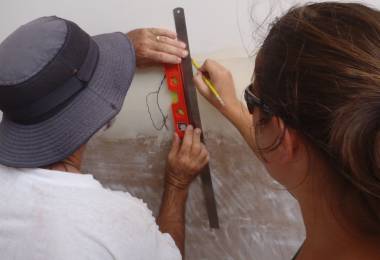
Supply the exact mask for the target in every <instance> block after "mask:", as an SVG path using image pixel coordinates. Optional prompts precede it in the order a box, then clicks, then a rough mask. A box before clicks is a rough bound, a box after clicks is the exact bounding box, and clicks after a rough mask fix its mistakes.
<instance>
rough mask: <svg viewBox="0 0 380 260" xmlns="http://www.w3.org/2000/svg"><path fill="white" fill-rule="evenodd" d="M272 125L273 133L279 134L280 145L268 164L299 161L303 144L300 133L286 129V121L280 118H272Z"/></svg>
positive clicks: (273, 152) (278, 144) (272, 153)
mask: <svg viewBox="0 0 380 260" xmlns="http://www.w3.org/2000/svg"><path fill="white" fill-rule="evenodd" d="M271 125H272V126H271V127H272V128H273V132H274V133H277V134H276V135H277V137H276V138H278V143H277V145H276V146H277V147H276V148H275V149H273V150H272V151H271V152H270V153H271V155H270V157H271V158H270V160H268V163H270V162H275V163H277V164H287V163H289V162H292V161H294V160H297V159H298V158H297V156H298V151H299V149H300V144H301V143H300V142H302V141H301V139H300V136H299V135H298V133H297V132H296V131H295V130H293V129H291V128H288V127H286V125H285V124H284V121H283V120H282V119H280V118H275V117H274V118H272V120H271Z"/></svg>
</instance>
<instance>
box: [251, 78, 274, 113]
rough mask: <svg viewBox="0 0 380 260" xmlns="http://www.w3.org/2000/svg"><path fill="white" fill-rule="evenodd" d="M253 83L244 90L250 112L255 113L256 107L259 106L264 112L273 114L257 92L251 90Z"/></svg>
mask: <svg viewBox="0 0 380 260" xmlns="http://www.w3.org/2000/svg"><path fill="white" fill-rule="evenodd" d="M252 87H253V83H251V84H249V85H248V87H247V88H246V89H245V91H244V99H245V102H246V103H247V107H248V111H249V113H250V114H253V111H254V110H255V107H259V108H260V109H261V110H263V111H264V112H266V113H268V114H270V115H273V112H272V110H271V109H270V108H269V107H268V105H266V104H265V103H264V102H263V101H262V100H261V99H260V98H258V97H257V96H256V95H255V94H253V93H252V92H251V90H250V89H252Z"/></svg>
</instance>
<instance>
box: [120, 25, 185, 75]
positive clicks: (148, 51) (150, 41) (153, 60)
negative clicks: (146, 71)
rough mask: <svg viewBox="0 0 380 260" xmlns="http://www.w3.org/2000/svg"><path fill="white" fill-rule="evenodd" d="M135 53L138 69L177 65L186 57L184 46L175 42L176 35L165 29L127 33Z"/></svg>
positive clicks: (137, 30)
mask: <svg viewBox="0 0 380 260" xmlns="http://www.w3.org/2000/svg"><path fill="white" fill-rule="evenodd" d="M127 36H128V38H129V39H130V40H131V42H132V44H133V46H134V48H135V52H136V65H137V67H139V68H142V67H149V66H154V65H159V64H161V63H171V64H179V63H180V62H181V58H185V57H186V56H187V55H188V51H187V50H186V44H185V43H183V42H180V41H178V40H177V34H176V33H175V32H171V31H168V30H165V29H156V28H149V29H136V30H133V31H130V32H128V33H127Z"/></svg>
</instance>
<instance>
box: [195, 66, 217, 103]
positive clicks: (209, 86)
mask: <svg viewBox="0 0 380 260" xmlns="http://www.w3.org/2000/svg"><path fill="white" fill-rule="evenodd" d="M191 62H192V63H193V66H194V67H195V68H196V69H197V70H199V69H200V68H201V66H199V64H198V63H197V62H196V61H195V60H194V59H191ZM202 78H203V81H204V82H205V83H206V85H207V86H208V88H209V89H210V90H211V92H212V93H213V94H214V95H215V97H216V98H217V99H218V100H219V102H220V104H222V106H224V102H223V100H222V98H221V97H220V95H219V93H218V91H217V90H216V88H215V86H214V84H212V82H211V81H210V80H209V79H208V78H206V77H205V76H202Z"/></svg>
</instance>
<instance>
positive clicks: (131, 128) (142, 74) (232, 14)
mask: <svg viewBox="0 0 380 260" xmlns="http://www.w3.org/2000/svg"><path fill="white" fill-rule="evenodd" d="M303 2H306V1H295V0H207V1H206V0H191V1H190V0H187V1H185V0H182V1H180V0H159V1H152V0H149V1H148V0H107V1H104V0H59V1H58V0H33V1H25V0H0V41H1V40H3V39H4V38H5V37H6V36H7V35H8V34H9V33H11V32H12V31H13V30H15V29H16V28H17V27H18V26H19V25H21V24H23V23H26V22H28V21H30V20H32V19H34V18H37V17H40V16H45V15H57V16H60V17H64V18H66V19H70V20H73V21H75V22H76V23H78V24H79V25H80V26H81V27H82V28H83V29H85V30H86V31H87V32H88V33H90V34H92V35H95V34H100V33H106V32H112V31H123V32H127V31H129V30H131V29H134V28H138V27H166V28H169V29H174V22H173V16H172V9H173V8H175V7H178V6H182V7H184V8H185V13H186V16H187V24H188V34H189V39H190V47H191V52H192V54H193V56H194V57H196V58H197V59H199V60H201V61H202V60H203V59H204V58H206V57H212V58H214V59H216V60H218V61H220V62H222V63H223V64H224V65H226V66H227V67H228V68H229V69H230V70H232V72H233V73H234V75H235V80H236V84H237V93H238V95H239V97H241V93H242V91H243V89H244V87H245V85H246V84H247V83H249V80H250V77H251V73H252V70H253V59H251V60H249V59H248V58H247V57H248V54H249V53H251V52H253V51H255V49H256V47H257V45H258V43H259V42H260V40H261V39H262V38H263V37H264V36H265V31H266V30H265V28H266V27H265V26H264V29H263V30H261V31H257V28H258V26H257V24H260V23H262V21H263V20H264V19H265V18H266V17H267V16H269V17H268V19H267V21H271V20H272V19H273V17H274V16H276V15H279V14H280V13H282V12H284V11H285V10H286V9H287V8H288V7H290V6H291V5H293V4H295V3H303ZM365 3H368V4H372V5H374V6H377V7H380V1H378V0H368V1H365ZM252 17H253V18H252ZM162 73H163V71H162V69H155V70H148V71H139V72H138V73H137V75H136V77H135V79H134V81H133V84H132V87H131V90H130V92H129V93H128V96H127V98H126V101H125V106H124V108H123V112H122V113H121V114H120V116H119V117H118V118H119V119H118V121H117V123H116V124H115V126H114V127H113V128H112V129H111V131H110V132H109V133H108V134H109V135H110V136H111V137H113V138H127V137H136V136H137V135H143V136H146V135H148V136H149V135H157V134H158V133H157V132H156V131H155V130H154V128H153V127H152V125H151V122H150V119H149V116H148V114H147V109H146V105H145V95H146V94H147V93H148V92H149V91H152V90H155V89H156V88H157V87H158V83H159V81H160V79H161V77H162ZM160 100H161V103H162V106H163V107H164V111H165V112H170V107H169V104H170V99H169V95H168V93H167V91H166V89H164V91H163V93H162V95H161V98H160ZM152 105H153V107H152V109H153V110H154V111H153V116H154V118H156V119H159V114H158V113H157V110H156V109H155V108H156V107H155V106H154V102H152ZM201 110H202V117H203V122H204V124H205V128H206V129H212V130H216V131H221V129H224V130H226V129H227V131H231V130H230V128H228V127H225V126H227V125H228V124H227V125H226V123H225V122H224V120H222V118H221V117H220V116H219V115H218V114H217V113H216V112H215V111H214V110H213V109H212V108H211V107H210V106H209V105H208V104H205V102H203V101H201Z"/></svg>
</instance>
